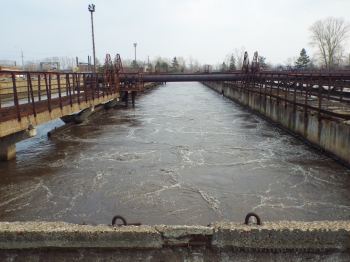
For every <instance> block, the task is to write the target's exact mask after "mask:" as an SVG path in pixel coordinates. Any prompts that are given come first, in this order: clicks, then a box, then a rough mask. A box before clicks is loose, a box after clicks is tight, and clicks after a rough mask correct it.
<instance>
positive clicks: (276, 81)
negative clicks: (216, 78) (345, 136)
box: [221, 71, 350, 120]
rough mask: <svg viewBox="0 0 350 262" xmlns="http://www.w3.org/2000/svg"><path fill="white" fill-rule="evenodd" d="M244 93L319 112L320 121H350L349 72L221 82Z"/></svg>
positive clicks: (249, 77) (258, 76) (265, 75)
mask: <svg viewBox="0 0 350 262" xmlns="http://www.w3.org/2000/svg"><path fill="white" fill-rule="evenodd" d="M221 83H222V84H223V85H226V86H232V87H233V88H238V89H240V90H241V91H243V92H248V93H252V94H257V95H259V96H260V99H264V100H269V101H270V102H271V101H272V100H276V102H277V104H280V103H283V104H284V105H285V106H287V105H288V104H291V105H293V110H294V112H295V110H296V109H297V108H301V109H302V110H303V111H304V113H305V114H307V113H308V110H312V111H314V112H317V114H318V118H319V119H321V117H337V118H340V119H346V120H349V119H350V72H349V71H339V72H338V71H337V72H335V71H334V72H324V71H307V72H278V71H274V72H272V71H271V72H261V73H258V74H254V75H252V74H246V75H244V74H241V75H240V77H237V80H236V81H225V82H221Z"/></svg>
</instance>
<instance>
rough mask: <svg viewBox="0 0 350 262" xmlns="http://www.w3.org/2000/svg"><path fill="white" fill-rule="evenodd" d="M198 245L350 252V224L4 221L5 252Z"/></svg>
mask: <svg viewBox="0 0 350 262" xmlns="http://www.w3.org/2000/svg"><path fill="white" fill-rule="evenodd" d="M190 246H197V247H203V248H208V249H212V250H223V249H227V248H231V249H234V250H235V251H243V252H244V251H249V252H251V251H252V250H253V251H254V252H255V251H257V252H259V251H263V252H265V251H266V250H270V251H271V250H272V251H278V250H281V251H288V250H289V251H298V252H303V250H305V249H308V250H313V251H314V252H318V251H340V252H350V222H349V221H316V222H296V221H276V222H264V223H262V225H259V226H258V225H256V224H249V225H245V224H243V223H231V222H213V223H211V224H210V225H209V226H207V227H205V226H181V225H180V226H166V225H156V226H116V227H114V226H107V225H98V226H90V225H76V224H70V223H65V222H0V249H3V250H18V249H79V248H87V249H135V250H136V249H138V250H139V249H161V248H165V247H174V248H179V247H190Z"/></svg>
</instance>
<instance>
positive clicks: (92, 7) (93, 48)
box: [88, 4, 96, 72]
mask: <svg viewBox="0 0 350 262" xmlns="http://www.w3.org/2000/svg"><path fill="white" fill-rule="evenodd" d="M88 9H89V11H90V13H91V28H92V50H93V52H94V72H96V67H95V66H96V55H95V37H94V18H93V15H92V13H93V12H95V5H94V4H91V5H89V8H88Z"/></svg>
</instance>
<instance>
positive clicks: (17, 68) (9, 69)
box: [0, 66, 21, 71]
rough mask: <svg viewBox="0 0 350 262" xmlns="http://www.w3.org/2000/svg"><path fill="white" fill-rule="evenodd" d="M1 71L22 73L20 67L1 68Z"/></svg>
mask: <svg viewBox="0 0 350 262" xmlns="http://www.w3.org/2000/svg"><path fill="white" fill-rule="evenodd" d="M0 71H21V68H20V67H19V66H0Z"/></svg>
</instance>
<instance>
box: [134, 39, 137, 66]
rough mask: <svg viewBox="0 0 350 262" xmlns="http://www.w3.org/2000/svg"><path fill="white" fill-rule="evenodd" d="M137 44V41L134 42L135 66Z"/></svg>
mask: <svg viewBox="0 0 350 262" xmlns="http://www.w3.org/2000/svg"><path fill="white" fill-rule="evenodd" d="M136 46H137V43H134V47H135V64H134V66H135V67H136Z"/></svg>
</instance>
